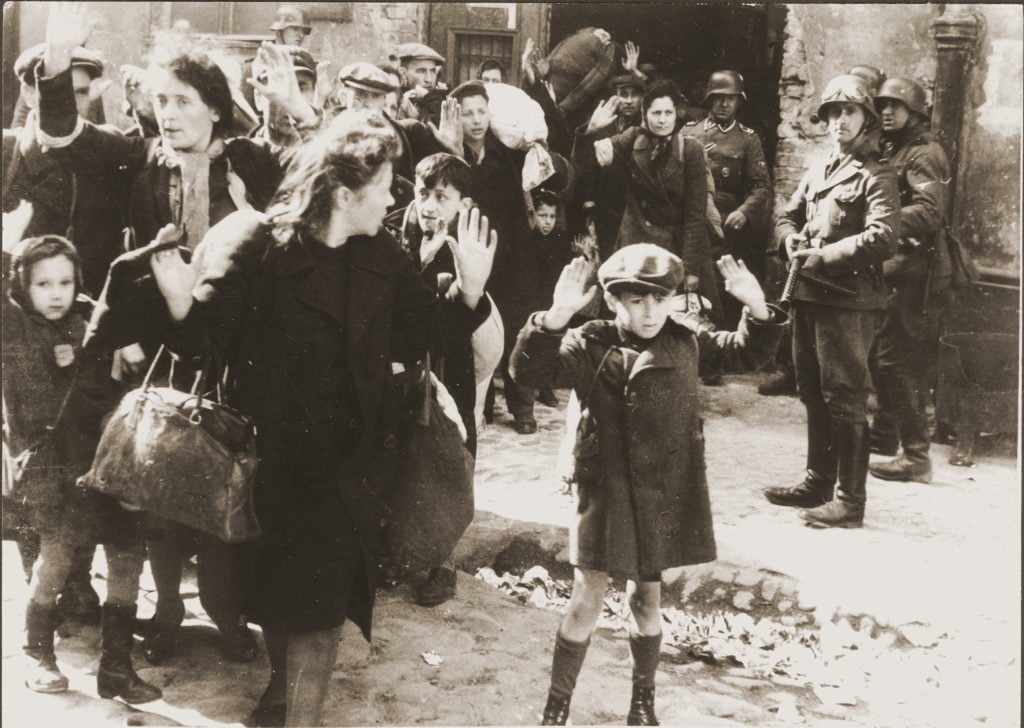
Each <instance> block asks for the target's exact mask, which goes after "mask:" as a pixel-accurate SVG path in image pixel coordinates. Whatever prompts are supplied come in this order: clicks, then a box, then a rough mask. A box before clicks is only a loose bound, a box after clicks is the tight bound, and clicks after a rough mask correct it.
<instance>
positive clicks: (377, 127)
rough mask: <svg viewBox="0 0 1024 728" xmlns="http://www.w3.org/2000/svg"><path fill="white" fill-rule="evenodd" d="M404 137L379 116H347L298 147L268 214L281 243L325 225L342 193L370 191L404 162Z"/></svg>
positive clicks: (369, 113)
mask: <svg viewBox="0 0 1024 728" xmlns="http://www.w3.org/2000/svg"><path fill="white" fill-rule="evenodd" d="M398 153H399V146H398V137H397V136H396V135H395V131H394V129H393V128H392V127H391V125H390V124H389V123H388V122H387V120H386V119H385V118H384V117H383V116H382V115H381V114H380V113H378V112H375V111H365V110H360V111H343V112H342V113H340V114H338V116H336V117H335V118H334V120H333V121H332V122H331V123H330V125H329V126H327V127H326V128H325V129H322V130H321V131H320V133H319V134H317V135H316V137H315V138H313V139H312V140H311V141H309V142H308V143H306V144H303V145H301V146H299V147H296V148H295V150H294V152H293V153H292V156H291V161H290V164H289V165H288V172H287V174H286V175H285V178H284V180H283V181H282V182H281V186H280V187H279V188H278V191H277V196H276V197H275V198H274V201H273V202H272V203H271V205H270V207H269V209H268V210H267V215H268V216H269V217H270V220H271V224H272V225H273V226H274V228H275V232H276V234H277V236H278V238H279V239H286V238H287V237H289V236H290V235H291V234H292V232H293V231H294V230H295V229H298V228H301V229H305V230H309V229H311V228H313V227H315V226H317V225H321V224H323V223H325V222H326V221H327V220H328V218H329V217H330V214H331V210H332V208H333V205H334V201H333V197H334V192H335V191H336V190H337V189H338V188H339V187H347V188H348V189H350V190H352V191H357V190H360V189H362V188H363V187H365V186H366V185H367V184H368V183H369V182H370V181H371V180H372V179H373V178H374V177H376V176H377V174H378V173H379V172H380V171H381V169H382V168H383V167H384V165H385V164H390V163H392V162H394V160H395V159H396V158H397V157H398Z"/></svg>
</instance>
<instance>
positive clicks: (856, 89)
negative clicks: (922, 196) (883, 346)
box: [765, 75, 900, 527]
mask: <svg viewBox="0 0 1024 728" xmlns="http://www.w3.org/2000/svg"><path fill="white" fill-rule="evenodd" d="M839 103H854V104H857V105H858V106H860V107H861V108H862V109H863V110H864V117H865V122H864V127H863V128H862V129H861V131H860V137H861V138H860V142H861V144H862V145H863V144H864V143H865V142H866V141H868V140H870V139H871V136H872V132H873V130H874V129H875V128H877V127H878V126H879V121H878V115H877V113H876V111H875V108H874V106H873V103H872V98H871V94H870V92H869V91H868V87H867V85H866V83H865V82H864V81H863V80H862V79H860V78H857V77H855V76H850V75H846V76H839V77H838V78H836V79H833V80H832V81H831V82H830V83H829V84H828V86H826V88H825V92H824V93H823V94H822V104H821V106H820V107H819V109H818V115H819V117H820V118H823V119H824V118H827V113H826V112H827V111H828V107H829V106H830V105H831V104H839ZM899 223H900V202H899V188H898V185H897V182H896V175H895V173H893V171H892V170H891V169H890V168H889V167H886V166H884V165H882V164H880V163H879V162H878V161H877V156H876V154H875V153H874V152H873V150H872V149H871V148H870V145H868V146H859V147H858V148H857V149H854V150H851V151H850V152H848V153H846V154H838V153H837V151H832V152H831V153H829V154H828V156H827V157H824V158H819V159H818V160H816V161H815V162H814V163H813V164H812V166H811V168H810V169H809V170H808V172H807V173H806V174H805V175H804V177H803V179H802V180H801V181H800V185H799V186H798V187H797V189H796V192H794V193H793V196H792V197H791V198H790V200H789V202H788V203H787V204H786V206H785V208H783V210H782V212H781V214H780V215H779V219H778V222H777V224H776V226H775V235H776V238H777V240H778V243H779V247H780V251H783V252H784V253H785V252H788V251H786V240H787V238H789V236H791V235H792V236H802V237H803V238H804V239H806V240H808V241H811V244H812V246H815V247H820V249H821V253H820V254H819V255H815V256H812V257H810V258H807V259H806V262H805V263H804V268H803V269H804V271H807V272H808V273H809V274H810V275H812V276H814V278H817V279H818V280H821V281H824V283H825V284H827V285H822V284H820V283H816V282H815V281H814V280H812V279H811V278H810V277H809V276H804V277H802V279H801V282H800V284H799V286H798V287H797V290H796V293H795V294H794V296H793V299H794V300H793V311H792V319H793V360H794V362H795V363H796V381H797V389H798V391H799V393H800V399H801V401H802V402H803V404H804V406H805V407H806V409H807V474H806V477H805V479H804V481H803V482H802V483H800V484H799V485H797V486H794V487H791V488H767V489H766V490H765V496H766V497H767V498H768V500H769V501H771V502H772V503H775V504H777V505H790V506H803V507H811V506H818V507H815V508H813V509H812V510H808V511H805V512H804V514H803V516H804V519H805V520H807V521H808V522H809V523H811V524H812V525H819V526H843V527H855V526H860V525H862V523H863V518H864V505H865V502H866V500H867V492H866V487H865V486H866V481H867V474H868V438H867V430H868V426H867V400H868V393H869V392H870V390H871V376H870V372H869V368H868V359H869V351H870V348H871V345H872V342H873V341H874V338H875V333H876V331H877V328H878V321H879V318H880V317H881V313H882V311H884V310H885V307H886V291H885V287H884V284H883V281H882V271H881V268H882V263H883V261H885V260H887V259H888V258H890V257H892V254H893V251H894V250H895V248H896V241H897V240H898V239H899ZM837 285H838V286H841V287H842V288H843V289H846V291H845V293H843V292H840V291H839V289H838V288H837V287H836V286H837ZM837 478H838V481H839V488H838V497H837V499H836V500H833V486H834V484H835V482H836V480H837Z"/></svg>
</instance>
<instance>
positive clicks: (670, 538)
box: [511, 244, 785, 725]
mask: <svg viewBox="0 0 1024 728" xmlns="http://www.w3.org/2000/svg"><path fill="white" fill-rule="evenodd" d="M718 267H719V270H720V271H721V272H722V275H723V276H724V278H725V281H726V286H727V289H728V291H729V292H730V293H731V294H732V295H733V296H735V297H736V298H737V299H739V301H740V302H741V303H743V304H745V305H746V306H747V311H746V313H745V314H744V317H743V319H742V320H741V322H740V326H739V330H738V331H735V332H721V331H719V332H712V331H711V330H710V329H709V328H708V327H706V326H704V325H702V324H701V323H700V320H699V319H698V318H697V317H696V316H695V315H694V314H680V313H674V312H673V309H677V308H678V307H679V305H680V304H678V303H677V302H676V301H677V299H674V298H673V294H674V293H675V291H676V289H677V287H678V286H679V284H680V283H682V281H683V280H684V275H685V269H684V266H683V263H682V261H681V260H680V259H679V258H678V257H677V256H676V255H674V254H673V253H671V252H669V251H668V250H665V249H664V248H662V247H660V246H657V245H651V244H640V245H630V246H626V247H624V248H622V249H620V250H619V251H617V252H616V253H614V254H613V255H612V256H611V257H609V258H608V260H607V261H605V263H604V264H603V265H602V266H601V267H600V269H599V270H598V280H599V282H600V284H601V287H602V288H603V289H604V297H605V302H606V303H607V305H608V307H609V308H610V309H611V310H612V312H614V314H615V320H614V321H603V320H594V321H589V322H587V323H586V324H584V325H583V326H581V327H579V328H575V329H571V330H569V331H568V332H566V331H565V327H566V326H567V325H568V323H569V320H570V319H571V318H572V316H573V314H575V313H576V312H577V311H579V310H580V309H582V308H583V307H584V306H585V305H587V303H589V301H590V300H591V299H592V298H593V296H594V294H595V292H596V286H590V287H589V290H588V285H587V279H588V275H590V273H591V271H590V270H589V268H590V264H588V263H586V262H585V261H584V260H583V259H582V258H577V259H575V260H573V261H572V262H570V263H569V264H568V265H567V266H565V268H564V269H563V271H562V275H561V277H560V278H559V280H558V283H557V284H556V286H555V292H554V300H553V302H552V304H551V308H550V309H548V310H547V311H546V312H543V313H536V314H534V315H533V316H532V317H531V318H530V320H529V321H528V322H527V324H526V326H524V327H523V330H522V331H521V332H520V334H519V340H518V342H517V344H516V348H515V351H514V352H513V354H512V362H511V368H512V373H513V376H514V377H515V378H516V379H517V380H518V381H519V383H520V384H521V385H523V386H526V387H542V386H550V387H573V388H574V390H575V392H576V396H577V397H578V398H579V401H580V407H581V415H580V419H579V425H578V427H577V431H576V447H575V452H574V457H575V463H574V471H573V480H574V482H575V483H576V488H577V493H576V496H577V516H576V522H575V524H574V525H573V527H572V528H571V529H570V547H569V548H570V560H571V562H572V564H573V566H574V567H575V580H574V582H573V591H572V598H571V599H570V601H569V607H568V611H567V613H566V615H565V617H564V618H563V619H562V623H561V625H560V626H559V628H558V633H557V635H556V638H555V652H554V662H553V666H552V671H551V687H550V691H549V694H548V701H547V706H546V707H545V708H544V717H543V722H542V724H543V725H564V724H565V721H566V719H567V718H568V715H569V701H570V699H571V697H572V693H573V689H574V687H575V685H576V676H577V675H578V673H579V670H580V666H581V665H582V664H583V658H584V656H585V655H586V651H587V647H588V645H589V644H590V635H591V633H592V632H593V631H594V628H595V627H596V625H597V620H598V617H599V616H600V614H601V607H602V604H603V600H604V595H605V589H606V588H607V585H608V577H609V576H616V577H624V578H625V579H627V582H626V584H627V585H626V593H627V595H628V598H629V604H630V607H631V609H632V612H633V617H634V619H635V621H636V629H635V630H634V631H632V632H631V634H630V639H629V642H630V649H631V652H632V654H633V695H632V700H631V702H630V708H629V716H628V718H627V724H628V725H658V722H657V718H656V717H655V712H654V676H655V672H656V670H657V665H658V657H659V652H660V647H661V579H662V572H664V571H665V570H666V569H673V568H675V567H680V566H685V565H688V564H698V563H704V562H708V561H713V560H714V559H715V540H714V534H713V529H712V523H711V506H710V502H709V499H708V488H707V482H706V480H705V472H704V436H703V426H702V422H701V419H700V406H699V400H698V395H697V390H698V387H697V383H698V375H697V367H698V357H701V358H705V359H707V358H709V357H711V358H719V359H724V358H728V359H730V360H731V361H730V363H731V364H733V365H736V366H742V367H744V368H752V367H756V366H757V365H758V364H763V363H766V362H767V361H768V359H769V358H770V357H771V355H772V352H773V351H774V350H775V345H776V344H777V342H778V339H779V336H780V333H781V328H782V327H781V324H782V323H784V321H785V314H783V313H782V312H781V311H776V312H773V311H771V310H769V307H768V305H767V304H766V303H765V299H764V293H763V292H762V291H761V287H760V285H758V283H757V279H755V278H754V276H753V275H752V274H751V273H750V272H749V271H747V269H746V266H745V265H744V264H743V263H742V261H739V262H738V261H734V260H733V259H732V257H731V256H725V257H724V258H722V259H721V260H720V261H719V262H718Z"/></svg>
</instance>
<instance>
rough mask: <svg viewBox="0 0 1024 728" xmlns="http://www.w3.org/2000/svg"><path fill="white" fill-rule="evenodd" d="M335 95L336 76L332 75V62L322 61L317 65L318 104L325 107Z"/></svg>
mask: <svg viewBox="0 0 1024 728" xmlns="http://www.w3.org/2000/svg"><path fill="white" fill-rule="evenodd" d="M333 93H334V74H332V73H331V62H330V61H320V62H319V63H317V64H316V102H317V104H318V105H320V106H323V105H324V102H325V101H327V99H329V98H330V97H331V94H333Z"/></svg>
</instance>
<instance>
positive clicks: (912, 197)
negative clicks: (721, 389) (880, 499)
mask: <svg viewBox="0 0 1024 728" xmlns="http://www.w3.org/2000/svg"><path fill="white" fill-rule="evenodd" d="M875 108H877V109H878V112H879V114H880V115H881V117H882V141H883V147H882V153H883V161H885V162H887V163H888V164H889V165H890V166H891V167H892V168H893V169H894V170H896V173H897V174H898V176H899V185H900V206H901V207H900V221H901V225H900V240H899V245H898V246H897V248H896V255H895V256H894V257H893V258H892V259H890V260H888V261H886V263H885V266H884V272H885V283H886V286H888V288H889V308H888V309H887V311H886V313H885V318H884V319H883V320H882V327H881V329H880V330H879V332H878V337H877V338H876V339H875V346H874V350H873V352H872V361H871V363H872V373H873V375H874V382H875V389H876V391H877V395H878V405H879V412H878V416H876V417H875V420H874V423H873V425H872V431H871V435H872V437H871V445H872V451H878V452H885V451H888V453H887V454H895V450H896V447H897V445H898V444H902V445H903V454H902V455H900V456H899V457H897V458H896V459H895V460H892V461H890V462H885V463H878V464H875V465H872V466H871V468H870V470H871V474H872V475H874V476H875V477H877V478H881V479H883V480H914V481H918V482H922V483H927V482H930V481H931V475H932V467H931V461H930V459H929V457H928V418H927V415H926V411H925V408H926V405H927V402H928V395H929V391H930V379H931V376H932V374H933V371H932V362H934V361H935V359H936V356H937V355H938V340H939V333H940V317H941V314H942V310H943V307H944V304H945V303H946V299H947V298H948V294H949V273H950V266H949V256H948V251H947V249H946V245H945V232H944V222H945V213H946V195H947V186H946V182H947V181H948V180H949V160H948V159H947V157H946V153H945V152H944V151H943V149H942V147H941V146H940V145H939V143H938V141H936V139H935V136H934V135H933V134H932V133H931V132H930V131H929V130H928V109H927V107H926V106H925V95H924V89H922V88H921V87H920V86H919V85H917V84H916V83H914V82H913V81H911V80H909V79H905V78H892V79H889V80H888V81H886V82H885V83H883V84H882V87H881V89H880V91H879V93H878V95H877V96H876V97H875Z"/></svg>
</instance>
